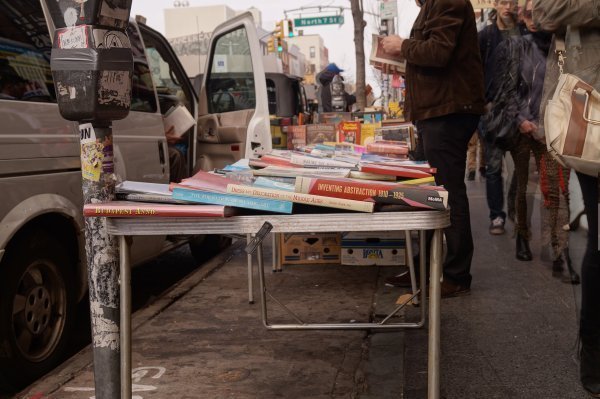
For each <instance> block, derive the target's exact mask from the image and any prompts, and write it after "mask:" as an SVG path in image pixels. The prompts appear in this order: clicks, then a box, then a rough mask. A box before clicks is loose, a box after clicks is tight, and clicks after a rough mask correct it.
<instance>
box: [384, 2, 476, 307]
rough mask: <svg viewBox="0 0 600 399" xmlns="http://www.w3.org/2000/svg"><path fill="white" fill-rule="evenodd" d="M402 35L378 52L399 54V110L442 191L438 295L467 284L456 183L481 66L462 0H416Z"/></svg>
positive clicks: (468, 247)
mask: <svg viewBox="0 0 600 399" xmlns="http://www.w3.org/2000/svg"><path fill="white" fill-rule="evenodd" d="M417 4H418V5H419V6H421V11H420V13H419V15H418V17H417V19H416V21H415V23H414V25H413V28H412V32H411V35H410V38H408V39H403V38H401V37H399V36H389V37H386V38H385V39H384V41H383V47H384V49H385V51H386V52H388V53H392V54H397V55H398V56H399V57H401V58H404V59H406V61H407V66H406V102H405V115H406V117H407V119H409V120H412V121H414V122H415V123H416V126H417V130H418V132H419V137H420V138H421V139H422V140H423V145H424V149H425V156H426V158H427V160H428V161H429V163H430V164H431V166H433V167H435V168H437V174H436V176H435V179H436V183H437V184H440V185H443V186H445V187H446V189H447V190H448V192H449V205H450V208H451V214H450V219H451V222H452V225H451V226H450V227H449V228H447V229H446V231H445V235H446V243H447V247H448V250H447V253H446V259H445V261H444V281H443V282H442V297H450V296H456V295H461V294H466V293H468V292H469V291H470V286H471V273H470V270H471V259H472V257H473V238H472V235H471V220H470V213H469V200H468V197H467V190H466V186H465V182H464V176H465V162H466V154H467V144H468V142H469V139H470V138H471V136H472V135H473V132H475V129H476V128H477V123H478V122H479V118H480V116H481V115H482V114H483V111H484V93H483V91H484V89H483V67H482V65H481V56H480V54H479V45H478V42H477V27H476V24H475V14H474V11H473V7H472V5H471V2H470V1H469V0H417Z"/></svg>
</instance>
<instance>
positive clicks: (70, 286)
mask: <svg viewBox="0 0 600 399" xmlns="http://www.w3.org/2000/svg"><path fill="white" fill-rule="evenodd" d="M128 34H129V37H130V39H131V42H132V48H133V52H134V60H135V65H134V66H135V67H134V76H133V88H132V106H131V111H132V112H131V113H130V115H129V116H128V117H127V118H126V119H124V120H122V121H116V122H115V123H114V125H113V128H114V143H115V161H114V163H115V170H116V175H117V179H118V180H137V181H145V182H154V183H167V182H169V158H168V145H167V141H166V138H165V132H164V128H163V122H162V114H164V113H165V112H166V111H167V110H168V109H169V108H170V107H171V106H173V105H175V104H184V105H185V106H186V107H187V108H188V110H189V111H190V112H191V113H192V115H194V116H195V117H196V118H197V121H198V124H197V126H195V127H194V128H192V129H190V131H189V132H187V133H186V137H187V141H186V142H185V143H183V144H184V145H183V146H181V147H182V148H185V151H186V156H187V160H188V169H187V171H188V174H192V173H194V172H195V171H197V170H199V169H203V170H210V169H213V168H222V167H223V166H225V165H226V164H229V163H232V162H235V161H237V160H238V159H240V158H242V157H250V156H251V155H252V154H254V153H256V152H259V151H265V150H269V149H270V148H271V140H270V132H269V119H268V118H269V116H268V106H267V94H266V90H265V81H264V79H265V78H264V72H263V69H262V64H261V63H260V62H259V61H260V60H261V57H260V49H259V46H258V38H257V36H256V31H255V28H254V23H253V22H252V17H251V15H250V14H249V13H247V14H244V15H241V16H238V17H236V18H234V19H232V20H230V21H227V22H226V23H224V24H222V25H221V26H219V27H218V28H217V29H216V30H215V31H214V33H213V36H212V41H211V47H210V49H211V53H210V58H209V62H208V63H207V71H206V72H205V74H204V76H205V78H204V80H203V84H202V87H201V90H200V91H199V95H197V94H196V93H195V92H194V89H193V87H192V85H191V83H190V81H189V79H187V77H186V75H185V72H184V70H183V68H182V66H181V64H180V62H179V61H178V59H177V58H176V56H175V53H174V52H173V50H172V48H171V47H170V45H169V44H168V42H167V40H166V39H165V38H164V37H163V36H162V35H161V34H160V33H158V32H156V31H155V30H153V29H151V28H150V27H148V26H146V25H144V24H142V23H138V22H136V21H131V24H130V26H129V30H128ZM231 42H235V43H242V44H243V45H244V46H239V47H243V48H244V49H245V51H241V52H234V53H233V54H231V53H230V52H229V50H227V52H225V51H224V50H223V49H224V48H227V49H231V48H234V49H235V48H236V46H231V45H230V44H231ZM223 43H227V44H229V46H224V45H223ZM51 48H52V44H51V40H50V35H49V32H48V28H47V24H46V18H45V13H44V10H43V9H42V5H40V1H39V0H21V1H18V2H15V1H9V0H0V115H1V119H2V124H0V192H2V202H1V203H0V391H2V390H8V389H15V388H19V387H21V386H23V385H25V384H27V383H30V382H31V381H33V380H34V379H36V378H38V377H39V376H41V375H43V374H44V373H47V372H48V371H49V370H51V369H52V368H53V367H54V366H56V365H57V364H58V363H59V362H60V361H61V360H63V358H64V356H65V349H66V347H67V344H68V342H69V337H70V334H71V329H72V327H73V323H74V321H75V320H74V313H73V310H74V307H75V305H76V304H77V302H78V301H80V300H81V299H82V298H83V297H84V296H85V294H86V290H87V269H86V266H87V265H86V261H85V259H86V257H85V248H84V227H83V218H82V189H81V187H82V184H81V170H80V161H79V158H80V154H79V152H80V150H79V138H78V133H77V132H78V129H77V125H76V124H75V123H73V122H68V121H65V120H64V119H62V118H61V117H60V115H59V112H58V106H57V104H56V95H55V91H54V84H53V81H52V74H51V71H50V63H49V62H50V61H49V60H50V53H51ZM257 60H258V61H257ZM224 61H225V65H223V62H224ZM227 65H230V66H232V67H233V66H235V71H233V72H236V73H238V74H239V73H242V74H245V75H246V78H247V79H245V80H243V81H240V82H239V84H240V87H241V89H244V90H245V93H246V96H247V98H246V101H245V102H244V103H241V102H240V103H238V104H237V106H236V107H235V109H227V110H222V109H221V108H220V107H219V104H218V103H217V101H216V98H218V96H219V94H220V93H221V92H222V89H220V88H219V87H218V85H216V84H214V81H213V80H214V78H215V77H217V80H220V79H221V78H222V77H223V76H227V74H229V73H231V72H232V70H230V69H229V68H228V66H227ZM254 85H256V87H254ZM193 242H194V243H196V244H197V243H198V240H193ZM181 243H182V241H181V240H179V239H173V238H168V237H137V238H136V239H135V241H134V244H133V246H132V253H131V256H132V259H134V260H135V263H136V264H139V263H141V262H144V261H146V260H148V259H151V258H153V257H156V256H157V255H159V254H161V253H163V252H164V251H167V250H169V249H172V248H173V247H174V246H177V245H181ZM211 245H212V244H211ZM195 250H196V252H198V251H199V249H198V247H196V248H195Z"/></svg>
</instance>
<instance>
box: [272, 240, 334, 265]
mask: <svg viewBox="0 0 600 399" xmlns="http://www.w3.org/2000/svg"><path fill="white" fill-rule="evenodd" d="M340 244H341V234H340V233H318V234H316V233H300V234H281V237H280V247H279V253H280V264H282V265H302V264H324V263H340V250H341V247H340Z"/></svg>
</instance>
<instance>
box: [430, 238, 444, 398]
mask: <svg viewBox="0 0 600 399" xmlns="http://www.w3.org/2000/svg"><path fill="white" fill-rule="evenodd" d="M441 277H442V230H440V229H437V230H436V231H435V233H434V234H433V242H432V248H431V276H430V277H429V353H428V359H427V375H428V378H427V397H428V398H429V399H439V397H440V319H441V317H440V311H441V309H440V303H441V293H442V292H441V288H442V287H441V282H440V279H441Z"/></svg>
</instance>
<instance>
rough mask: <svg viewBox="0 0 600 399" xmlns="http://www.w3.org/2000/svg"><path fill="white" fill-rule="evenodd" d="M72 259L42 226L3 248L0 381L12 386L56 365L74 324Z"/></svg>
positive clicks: (62, 354)
mask: <svg viewBox="0 0 600 399" xmlns="http://www.w3.org/2000/svg"><path fill="white" fill-rule="evenodd" d="M73 270H74V268H73V260H72V259H71V258H70V257H69V253H68V251H67V250H66V248H65V246H64V245H63V244H61V242H60V241H59V240H58V239H57V238H56V237H53V236H52V235H51V234H49V233H47V232H44V231H43V230H35V231H33V232H32V234H26V235H25V236H23V237H22V238H21V240H19V241H18V242H15V243H14V245H12V244H11V246H9V248H7V251H6V255H5V258H4V261H3V262H2V264H1V265H0V295H1V298H2V299H1V303H0V374H1V375H0V385H3V386H2V388H3V389H9V390H15V389H21V388H23V387H24V386H26V385H28V384H30V383H32V382H33V381H35V380H36V379H37V378H39V377H40V376H42V375H44V374H46V373H48V372H49V371H50V370H52V369H53V368H54V367H56V366H57V365H58V364H59V363H60V362H61V361H62V360H63V359H64V357H65V354H66V353H67V346H68V345H67V344H68V342H69V336H70V332H71V329H72V326H73V311H74V289H73V288H74V287H73V281H74V279H73V275H72V273H73Z"/></svg>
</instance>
